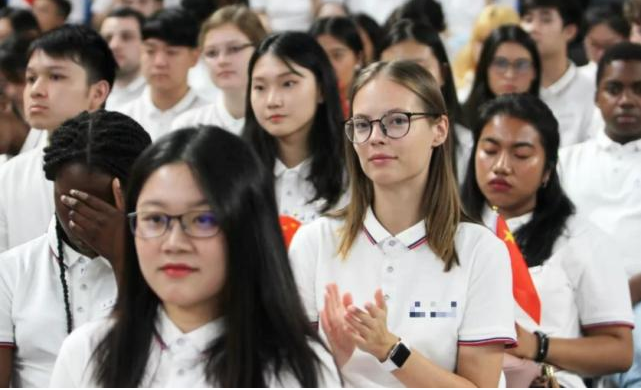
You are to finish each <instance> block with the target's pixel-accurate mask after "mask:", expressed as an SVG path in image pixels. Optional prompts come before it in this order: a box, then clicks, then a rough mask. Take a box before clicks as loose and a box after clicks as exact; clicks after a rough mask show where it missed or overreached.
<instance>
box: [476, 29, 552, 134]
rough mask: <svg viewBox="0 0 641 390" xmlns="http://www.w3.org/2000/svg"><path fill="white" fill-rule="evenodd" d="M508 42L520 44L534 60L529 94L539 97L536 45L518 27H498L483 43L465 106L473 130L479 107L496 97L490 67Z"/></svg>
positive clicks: (539, 59)
mask: <svg viewBox="0 0 641 390" xmlns="http://www.w3.org/2000/svg"><path fill="white" fill-rule="evenodd" d="M506 42H512V43H516V44H519V45H521V46H522V47H523V48H524V49H525V50H527V51H528V53H529V54H530V57H531V58H532V65H533V67H534V79H533V80H532V82H531V83H530V88H529V90H528V93H530V94H532V95H534V96H539V85H540V84H541V58H540V56H539V52H538V49H537V48H536V43H535V42H534V41H533V40H532V38H531V37H530V35H529V34H528V33H526V32H525V31H524V30H523V29H522V28H521V27H519V26H517V25H505V26H501V27H498V28H497V29H495V30H494V31H492V32H491V33H490V35H489V36H488V37H487V38H486V39H485V41H484V42H483V49H481V54H480V56H479V62H478V65H477V66H476V73H475V74H474V82H473V83H472V89H471V91H470V95H469V96H468V98H467V101H466V102H465V104H463V111H464V113H465V115H466V117H467V118H466V122H467V123H468V124H469V125H470V127H471V128H474V127H475V122H476V120H477V119H478V114H479V112H478V110H479V107H481V106H482V105H483V103H485V102H487V101H488V100H491V99H494V98H495V97H496V95H495V94H494V92H492V90H491V89H490V82H489V78H488V72H489V71H490V66H491V64H492V61H493V60H494V55H495V54H496V51H497V50H498V48H499V46H501V45H502V44H503V43H506Z"/></svg>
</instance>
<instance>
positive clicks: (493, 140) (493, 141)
mask: <svg viewBox="0 0 641 390" xmlns="http://www.w3.org/2000/svg"><path fill="white" fill-rule="evenodd" d="M481 142H489V143H491V144H494V145H500V144H501V143H500V142H499V141H498V140H497V139H496V138H492V137H483V138H481ZM510 147H511V148H512V149H516V148H534V145H533V144H532V143H531V142H527V141H520V142H515V143H514V144H512V145H511V146H510Z"/></svg>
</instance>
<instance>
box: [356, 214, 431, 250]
mask: <svg viewBox="0 0 641 390" xmlns="http://www.w3.org/2000/svg"><path fill="white" fill-rule="evenodd" d="M363 231H364V232H365V235H366V236H367V238H368V239H369V241H370V242H371V243H372V244H375V245H377V244H379V243H381V242H383V241H385V240H387V239H389V238H392V237H394V238H396V239H397V240H399V241H400V242H401V243H403V245H405V246H406V247H407V248H408V249H414V248H416V247H418V246H420V245H421V244H423V243H425V242H426V241H427V237H426V230H425V221H419V222H418V223H416V224H415V225H414V226H411V227H409V228H407V229H405V230H403V231H402V232H400V233H399V234H397V235H396V236H393V235H392V234H391V233H390V232H388V231H387V230H386V229H385V228H384V227H383V225H381V223H380V222H379V221H378V219H376V216H375V215H374V210H372V207H371V206H370V207H368V208H367V213H366V214H365V220H364V221H363Z"/></svg>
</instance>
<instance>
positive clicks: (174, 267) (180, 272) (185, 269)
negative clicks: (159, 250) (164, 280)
mask: <svg viewBox="0 0 641 390" xmlns="http://www.w3.org/2000/svg"><path fill="white" fill-rule="evenodd" d="M160 271H162V272H164V273H165V275H167V276H169V277H170V278H182V277H185V276H188V275H190V274H192V273H193V272H196V271H197V269H196V268H193V267H190V266H188V265H187V264H166V265H164V266H162V267H160Z"/></svg>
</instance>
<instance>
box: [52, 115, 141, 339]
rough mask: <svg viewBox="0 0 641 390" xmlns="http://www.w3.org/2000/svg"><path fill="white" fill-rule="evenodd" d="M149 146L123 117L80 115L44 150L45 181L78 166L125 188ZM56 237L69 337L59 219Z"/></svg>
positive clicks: (137, 128) (58, 131)
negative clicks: (134, 166) (104, 175)
mask: <svg viewBox="0 0 641 390" xmlns="http://www.w3.org/2000/svg"><path fill="white" fill-rule="evenodd" d="M149 144H151V138H149V134H147V132H146V131H145V130H144V129H143V128H142V127H140V125H139V124H138V123H137V122H136V121H134V120H133V119H131V118H129V117H128V116H126V115H123V114H120V113H118V112H109V111H103V110H100V111H96V112H94V113H88V112H83V113H81V114H80V115H78V116H76V117H74V118H72V119H69V120H67V121H65V122H64V123H63V124H62V125H61V126H60V127H59V128H58V129H56V131H55V132H54V133H53V135H52V136H51V139H50V144H49V146H47V147H46V148H45V149H44V167H43V168H44V171H45V177H46V178H47V180H51V181H54V180H55V179H56V176H57V175H58V172H60V170H61V169H62V168H64V167H66V166H68V165H69V164H73V163H81V164H83V165H85V166H86V167H88V168H90V169H95V170H98V171H100V172H104V173H106V174H108V175H112V176H114V177H116V178H118V180H120V183H121V185H123V186H124V185H125V184H127V177H128V176H129V169H130V168H131V166H132V165H133V163H134V160H135V159H136V158H137V157H138V156H139V155H140V153H142V151H143V150H144V149H145V148H146V147H147V146H149ZM56 236H57V238H58V245H57V252H58V253H57V256H56V258H57V260H58V265H59V266H60V275H59V276H60V283H61V285H62V292H63V296H64V300H65V316H66V319H67V333H71V330H72V329H73V316H72V314H71V307H70V303H69V286H68V285H67V278H66V273H65V269H66V266H65V265H64V258H63V257H64V255H63V253H64V252H63V242H65V243H66V244H67V245H69V244H70V242H69V239H68V237H67V234H66V233H65V231H64V229H63V228H62V225H61V223H60V219H59V218H56Z"/></svg>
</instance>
